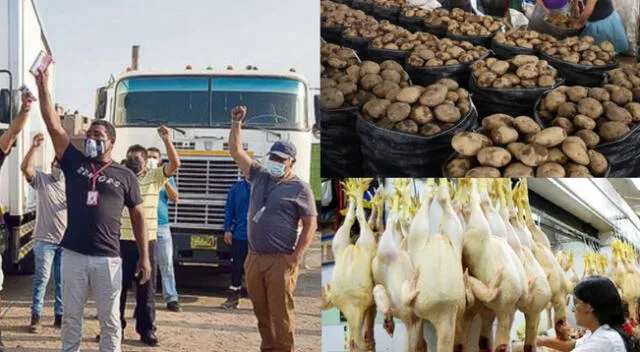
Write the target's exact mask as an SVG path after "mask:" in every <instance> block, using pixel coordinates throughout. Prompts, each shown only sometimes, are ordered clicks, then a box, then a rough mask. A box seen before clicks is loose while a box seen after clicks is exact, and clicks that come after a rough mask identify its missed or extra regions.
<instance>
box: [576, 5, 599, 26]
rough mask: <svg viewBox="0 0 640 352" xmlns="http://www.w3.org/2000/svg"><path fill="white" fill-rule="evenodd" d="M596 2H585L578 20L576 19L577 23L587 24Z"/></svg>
mask: <svg viewBox="0 0 640 352" xmlns="http://www.w3.org/2000/svg"><path fill="white" fill-rule="evenodd" d="M597 2H598V0H587V3H586V4H585V6H584V10H582V13H581V14H580V18H579V19H578V22H580V23H582V24H584V23H585V22H587V20H588V19H589V17H591V15H592V14H593V10H594V9H595V8H596V3H597Z"/></svg>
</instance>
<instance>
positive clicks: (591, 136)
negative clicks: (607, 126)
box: [575, 130, 600, 148]
mask: <svg viewBox="0 0 640 352" xmlns="http://www.w3.org/2000/svg"><path fill="white" fill-rule="evenodd" d="M575 136H576V137H580V139H582V140H583V141H584V144H586V145H587V148H593V147H595V146H596V145H598V144H600V136H599V135H598V134H597V133H595V132H594V131H592V130H580V131H578V132H576V133H575Z"/></svg>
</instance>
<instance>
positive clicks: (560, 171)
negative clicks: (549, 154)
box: [536, 162, 566, 178]
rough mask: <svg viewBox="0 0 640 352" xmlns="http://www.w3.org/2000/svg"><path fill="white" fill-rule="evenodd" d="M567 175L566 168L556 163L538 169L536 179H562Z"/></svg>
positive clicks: (543, 165) (545, 164) (546, 164)
mask: <svg viewBox="0 0 640 352" xmlns="http://www.w3.org/2000/svg"><path fill="white" fill-rule="evenodd" d="M565 175H566V171H565V169H564V167H562V165H560V164H558V163H555V162H547V163H544V164H542V165H540V166H539V167H538V168H537V169H536V177H545V178H562V177H565Z"/></svg>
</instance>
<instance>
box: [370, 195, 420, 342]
mask: <svg viewBox="0 0 640 352" xmlns="http://www.w3.org/2000/svg"><path fill="white" fill-rule="evenodd" d="M398 186H399V185H398ZM402 197H403V194H402V192H401V191H400V189H399V188H396V192H395V194H394V195H393V197H392V206H391V210H390V211H389V213H388V214H387V225H386V226H385V231H384V233H382V236H381V237H380V241H379V243H378V251H377V253H376V256H375V258H373V263H372V268H373V279H374V282H375V284H376V286H375V287H374V289H373V296H374V299H375V302H376V307H377V309H378V311H379V312H380V313H382V314H384V315H385V329H387V332H389V334H391V335H392V334H393V325H392V323H393V317H397V318H398V319H400V320H401V321H402V322H403V323H404V325H405V326H406V328H407V339H406V347H405V351H407V352H422V351H424V352H426V350H427V346H426V344H425V341H424V336H423V330H422V326H423V324H422V319H420V318H419V317H418V316H417V315H415V314H414V312H413V309H411V307H410V306H409V305H408V304H407V302H409V301H411V300H412V299H413V297H412V294H413V292H414V289H415V288H414V287H413V285H414V284H412V280H414V270H413V265H412V264H411V258H410V257H409V253H408V252H407V251H406V250H403V249H401V248H400V245H399V243H397V239H398V238H399V236H398V235H397V234H396V233H397V232H399V231H402V229H401V227H402V224H401V222H402V219H401V216H402V215H401V211H400V203H401V198H402Z"/></svg>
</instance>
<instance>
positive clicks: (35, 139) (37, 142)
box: [33, 133, 44, 148]
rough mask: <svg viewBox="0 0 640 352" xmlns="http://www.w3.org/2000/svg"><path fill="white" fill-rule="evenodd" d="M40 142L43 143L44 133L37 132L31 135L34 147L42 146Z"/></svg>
mask: <svg viewBox="0 0 640 352" xmlns="http://www.w3.org/2000/svg"><path fill="white" fill-rule="evenodd" d="M42 143H44V134H42V133H38V134H36V135H35V136H33V147H34V148H40V146H42Z"/></svg>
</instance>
